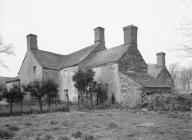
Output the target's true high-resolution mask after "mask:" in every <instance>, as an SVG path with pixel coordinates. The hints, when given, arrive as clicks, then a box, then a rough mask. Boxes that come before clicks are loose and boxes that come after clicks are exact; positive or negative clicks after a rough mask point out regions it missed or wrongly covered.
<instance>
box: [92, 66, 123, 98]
mask: <svg viewBox="0 0 192 140" xmlns="http://www.w3.org/2000/svg"><path fill="white" fill-rule="evenodd" d="M93 70H94V71H95V77H94V79H95V80H96V81H97V82H98V83H102V84H103V85H107V89H108V90H107V91H108V93H107V95H108V99H110V97H111V95H112V94H113V93H114V94H115V99H116V100H117V101H120V98H119V94H120V85H119V75H118V64H107V65H104V66H100V67H96V68H94V69H93Z"/></svg>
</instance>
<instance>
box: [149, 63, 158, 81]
mask: <svg viewBox="0 0 192 140" xmlns="http://www.w3.org/2000/svg"><path fill="white" fill-rule="evenodd" d="M147 65H148V70H147V73H148V74H150V75H151V76H153V77H154V78H157V77H158V75H159V74H160V72H161V70H162V68H161V67H157V65H156V64H147Z"/></svg>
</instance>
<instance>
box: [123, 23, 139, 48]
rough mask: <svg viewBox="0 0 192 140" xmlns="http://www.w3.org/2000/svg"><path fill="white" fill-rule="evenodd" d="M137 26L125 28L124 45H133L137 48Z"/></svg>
mask: <svg viewBox="0 0 192 140" xmlns="http://www.w3.org/2000/svg"><path fill="white" fill-rule="evenodd" d="M137 29H138V28H137V26H134V25H129V26H126V27H123V32H124V44H125V45H126V44H131V45H136V46H137Z"/></svg>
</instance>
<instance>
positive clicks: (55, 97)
mask: <svg viewBox="0 0 192 140" xmlns="http://www.w3.org/2000/svg"><path fill="white" fill-rule="evenodd" d="M55 107H57V97H55Z"/></svg>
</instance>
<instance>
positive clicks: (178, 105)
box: [143, 94, 192, 111]
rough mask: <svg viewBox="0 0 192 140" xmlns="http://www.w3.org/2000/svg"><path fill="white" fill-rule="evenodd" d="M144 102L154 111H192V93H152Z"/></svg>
mask: <svg viewBox="0 0 192 140" xmlns="http://www.w3.org/2000/svg"><path fill="white" fill-rule="evenodd" d="M143 104H145V106H146V107H147V108H148V109H149V110H153V111H191V108H192V97H191V96H190V95H176V94H170V95H151V96H147V98H145V99H144V102H143Z"/></svg>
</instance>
